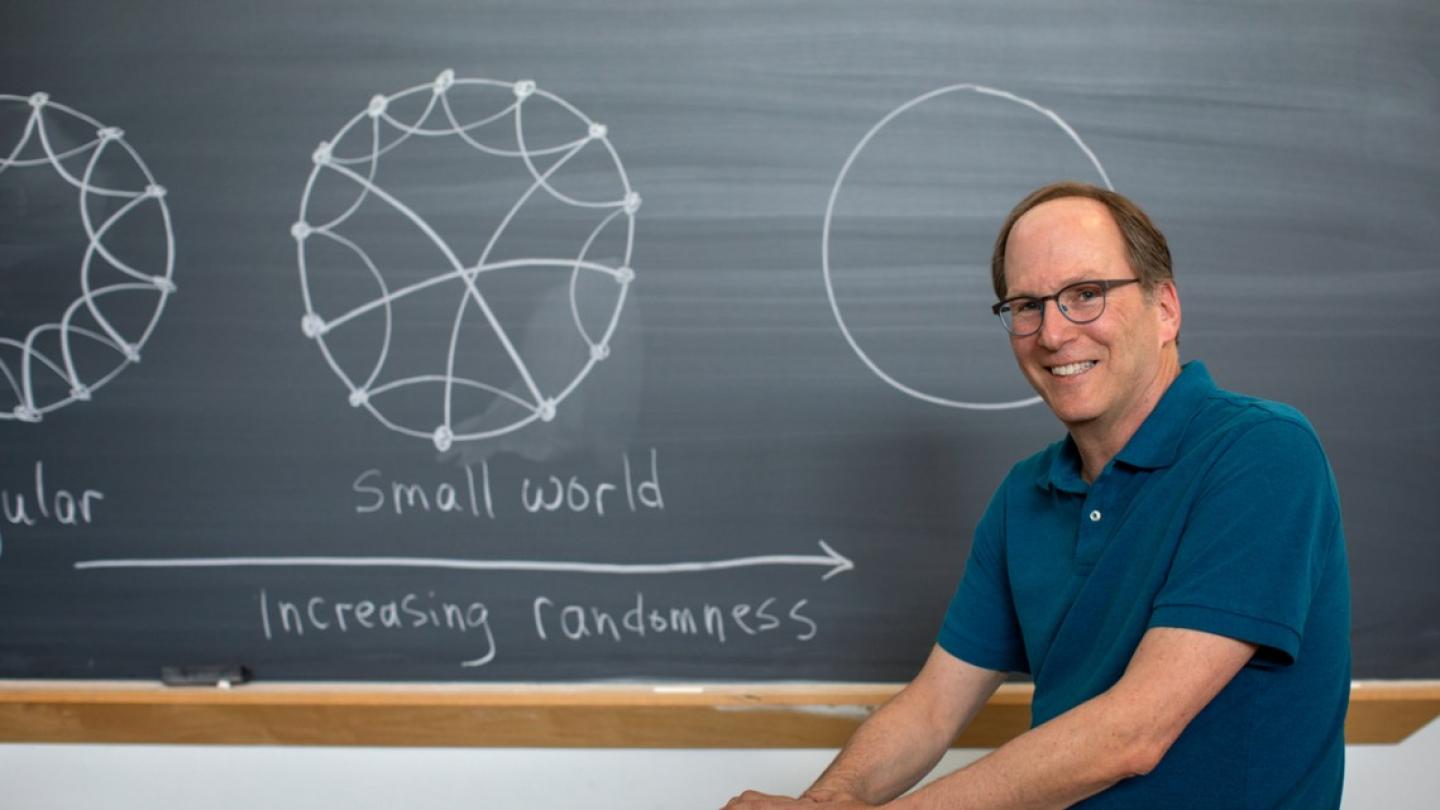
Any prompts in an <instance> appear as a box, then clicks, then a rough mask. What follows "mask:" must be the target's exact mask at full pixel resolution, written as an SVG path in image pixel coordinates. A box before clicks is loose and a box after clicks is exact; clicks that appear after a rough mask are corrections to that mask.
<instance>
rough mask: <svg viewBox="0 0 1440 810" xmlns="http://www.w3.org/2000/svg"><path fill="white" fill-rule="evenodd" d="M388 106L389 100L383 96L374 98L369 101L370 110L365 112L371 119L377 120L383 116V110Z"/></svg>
mask: <svg viewBox="0 0 1440 810" xmlns="http://www.w3.org/2000/svg"><path fill="white" fill-rule="evenodd" d="M388 106H390V99H388V98H385V97H384V96H379V95H377V96H375V97H374V98H372V99H370V108H369V109H367V110H366V113H368V114H369V116H370V117H371V118H379V117H380V116H382V115H384V114H385V108H386V107H388Z"/></svg>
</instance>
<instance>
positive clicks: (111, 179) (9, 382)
mask: <svg viewBox="0 0 1440 810" xmlns="http://www.w3.org/2000/svg"><path fill="white" fill-rule="evenodd" d="M27 108H28V109H27ZM11 111H18V112H20V115H19V116H18V119H19V120H23V121H24V124H23V129H22V130H21V131H20V132H18V133H12V132H8V131H3V130H0V183H5V182H6V181H7V180H6V177H5V176H6V175H7V174H8V175H10V176H11V177H16V178H22V179H21V180H20V182H21V183H22V184H23V183H24V182H25V180H26V179H32V178H34V177H35V176H37V175H42V174H44V173H53V176H52V177H50V178H49V180H51V181H53V185H55V186H57V187H58V188H60V189H63V187H64V185H68V186H72V187H73V188H74V189H76V190H77V191H78V192H79V193H78V194H76V195H75V197H74V199H75V200H76V201H77V202H76V203H75V204H77V205H78V208H79V211H78V213H79V221H80V228H81V231H82V232H81V233H77V234H75V244H74V245H64V244H51V243H49V242H44V243H40V244H36V245H33V246H30V247H33V248H35V249H38V250H64V249H66V248H67V247H79V245H81V244H83V245H84V254H83V257H82V258H81V259H80V264H79V267H78V268H77V270H76V271H75V272H78V274H79V287H80V294H79V295H78V296H77V297H75V299H74V300H73V301H71V302H69V304H68V305H67V306H64V307H63V308H62V309H61V311H59V312H56V313H54V315H53V317H54V320H52V321H49V322H45V323H41V324H39V325H37V326H34V327H33V328H30V329H28V330H25V334H24V335H21V336H19V337H12V336H8V335H0V392H3V391H6V390H8V391H9V392H10V393H11V394H13V395H14V400H13V402H12V401H9V400H8V399H7V398H5V397H4V395H3V394H0V421H5V420H14V421H19V422H29V423H36V422H40V421H41V420H42V418H43V417H44V416H45V415H46V414H48V413H50V412H52V411H55V410H57V409H59V408H62V407H64V406H66V405H69V404H70V403H72V402H88V401H89V400H90V399H91V398H92V397H93V395H94V393H95V392H96V391H98V390H99V389H100V388H101V387H103V386H104V385H105V384H106V383H108V382H110V381H111V380H113V379H114V378H115V377H116V376H117V375H118V374H119V373H120V372H121V371H124V370H125V369H126V368H127V367H129V366H130V365H133V364H135V363H138V362H140V357H141V350H142V349H143V348H144V347H145V343H146V342H147V341H148V340H149V339H150V335H151V334H152V333H153V332H154V330H155V326H156V324H157V323H159V320H160V315H161V313H162V312H163V311H164V309H165V302H166V301H167V300H168V299H169V297H170V295H171V294H172V293H174V292H175V289H176V287H175V283H174V281H173V279H172V274H173V272H174V268H175V234H174V230H173V228H172V227H171V221H170V209H169V206H168V205H167V204H166V201H165V197H166V192H165V188H164V186H161V185H160V184H158V183H157V182H156V181H155V178H154V176H153V175H151V173H150V169H149V167H148V166H146V165H145V161H144V160H142V159H141V157H140V154H139V153H138V152H136V151H135V148H134V147H132V146H131V145H130V143H129V142H128V141H127V140H126V139H125V132H124V130H122V129H120V128H118V127H111V126H105V125H103V124H101V123H100V122H99V121H97V120H95V119H94V118H92V117H90V116H88V115H86V114H85V113H82V112H80V111H78V110H75V109H72V108H70V107H67V106H65V105H63V104H59V103H57V102H55V101H53V100H51V98H50V96H49V95H48V94H46V93H32V94H31V95H29V96H14V95H5V94H0V114H3V118H4V120H5V121H6V122H7V124H6V125H5V127H6V128H8V121H10V120H12V119H11V116H10V115H9V113H10V112H11ZM76 132H81V133H84V134H83V139H82V140H81V141H80V142H78V143H76V142H74V141H75V138H74V133H76ZM12 142H13V144H14V145H13V146H8V144H9V143H12ZM67 163H68V164H69V166H67ZM122 174H123V175H125V176H126V177H128V178H129V181H128V182H122V178H121V175H122ZM40 179H41V181H42V182H45V181H46V178H45V177H40ZM41 193H42V194H44V195H46V196H45V197H44V198H43V199H44V200H50V199H52V198H53V199H55V200H60V199H62V197H61V195H58V194H50V192H49V190H48V189H45V190H44V191H42V192H41ZM71 193H73V192H70V191H68V190H67V191H65V194H64V195H63V198H64V199H65V200H69V199H71V198H70V194H71ZM44 204H45V203H44V202H41V201H30V202H27V201H26V198H25V193H24V190H23V188H22V190H21V196H20V198H19V203H18V207H17V210H19V211H20V213H21V214H25V213H26V212H27V211H28V210H29V208H31V207H32V206H34V207H36V208H41V207H43V205H44ZM65 204H66V205H70V204H71V203H68V202H66V203H65ZM110 205H113V206H115V210H113V211H109V212H107V211H106V210H105V209H106V207H107V206H110ZM152 206H153V207H154V210H155V211H156V212H157V213H158V218H159V222H160V224H161V225H162V228H163V234H161V233H159V232H154V233H151V234H147V239H148V238H151V237H152V236H153V238H154V240H155V241H156V242H157V243H159V244H162V245H163V253H164V258H163V260H157V261H155V262H153V263H152V264H153V266H147V267H140V266H137V265H139V264H140V262H138V261H136V260H135V259H136V257H134V256H128V255H127V258H129V259H130V261H126V260H124V259H122V258H120V257H119V256H118V255H117V253H116V248H115V246H114V245H113V244H112V245H109V246H107V244H106V241H105V239H106V237H107V236H108V235H111V234H112V233H125V232H127V231H129V232H132V233H133V230H134V229H135V228H137V227H139V228H143V227H147V226H143V225H142V226H136V225H134V224H133V223H134V222H136V221H139V220H140V219H141V217H140V216H132V215H136V214H137V212H140V211H145V210H148V209H149V208H150V207H152ZM127 218H129V220H130V221H131V223H132V224H130V225H126V224H125V222H126V220H127ZM40 224H42V225H44V224H46V223H43V222H42V223H40ZM22 236H24V234H15V233H7V234H6V237H8V238H10V239H14V240H16V242H19V239H18V237H22ZM160 250H161V248H159V247H157V249H156V250H155V251H154V252H155V253H156V254H158V253H159V252H160ZM19 253H20V254H21V255H22V256H23V253H24V249H23V248H22V249H21V250H20V251H19ZM149 257H150V254H149V253H145V254H144V255H143V256H142V258H149ZM157 258H158V256H157ZM19 262H20V263H21V264H23V263H24V259H23V257H22V259H20V260H19ZM43 269H44V270H45V271H46V272H47V273H49V272H50V271H51V270H53V269H54V268H51V267H46V268H43ZM0 271H4V272H5V273H9V272H12V271H11V270H10V268H9V266H8V264H3V265H0ZM12 289H13V288H12ZM63 297H66V298H68V297H69V293H68V292H67V293H65V294H64V295H63ZM39 317H41V318H45V317H47V316H46V315H45V313H43V312H42V313H39ZM16 353H18V356H17V354H16ZM12 360H13V361H15V365H13V366H12V364H11V363H12Z"/></svg>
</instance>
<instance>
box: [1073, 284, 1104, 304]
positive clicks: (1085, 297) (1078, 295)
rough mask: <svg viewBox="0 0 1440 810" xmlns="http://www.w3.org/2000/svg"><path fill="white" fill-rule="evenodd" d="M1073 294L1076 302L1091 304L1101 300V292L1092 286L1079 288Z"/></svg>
mask: <svg viewBox="0 0 1440 810" xmlns="http://www.w3.org/2000/svg"><path fill="white" fill-rule="evenodd" d="M1071 294H1072V295H1074V296H1075V300H1077V301H1083V302H1089V301H1094V300H1095V299H1096V298H1099V297H1100V295H1101V292H1100V288H1099V287H1097V286H1094V285H1091V286H1087V287H1077V288H1075V289H1074V290H1073V291H1072V293H1071Z"/></svg>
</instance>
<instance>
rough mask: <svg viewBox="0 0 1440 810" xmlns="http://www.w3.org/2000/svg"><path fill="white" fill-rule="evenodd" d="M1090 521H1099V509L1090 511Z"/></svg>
mask: <svg viewBox="0 0 1440 810" xmlns="http://www.w3.org/2000/svg"><path fill="white" fill-rule="evenodd" d="M1090 522H1091V523H1099V522H1100V510H1099V509H1096V510H1095V511H1093V512H1091V513H1090Z"/></svg>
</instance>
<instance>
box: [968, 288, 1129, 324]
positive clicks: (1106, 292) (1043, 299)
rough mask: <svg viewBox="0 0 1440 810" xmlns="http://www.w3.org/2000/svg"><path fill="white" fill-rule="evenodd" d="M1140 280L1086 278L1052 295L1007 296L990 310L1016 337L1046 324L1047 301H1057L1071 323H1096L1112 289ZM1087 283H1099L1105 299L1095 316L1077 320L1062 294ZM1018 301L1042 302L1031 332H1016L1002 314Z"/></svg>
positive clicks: (1103, 311)
mask: <svg viewBox="0 0 1440 810" xmlns="http://www.w3.org/2000/svg"><path fill="white" fill-rule="evenodd" d="M1139 282H1140V279H1138V278H1093V279H1086V280H1084V281H1077V282H1075V283H1073V284H1066V285H1065V286H1064V287H1061V288H1060V289H1058V290H1056V291H1055V292H1054V293H1053V294H1051V295H1041V296H1034V295H1019V296H1016V297H1014V298H1006V299H1005V300H1004V301H1001V302H1000V303H998V304H995V305H994V306H992V307H990V311H991V312H993V313H995V316H996V317H997V318H999V319H1000V325H1001V326H1003V327H1004V328H1005V331H1006V332H1008V333H1009V334H1011V335H1014V336H1015V337H1029V336H1030V335H1033V334H1035V333H1036V332H1039V331H1040V329H1041V328H1042V327H1044V326H1045V302H1046V301H1054V302H1055V308H1056V309H1057V310H1059V311H1060V314H1061V315H1063V316H1064V317H1065V320H1067V321H1069V322H1071V323H1073V324H1086V323H1094V322H1095V321H1098V320H1099V319H1100V316H1101V315H1104V314H1105V307H1106V305H1107V304H1109V303H1110V291H1111V290H1113V289H1115V288H1116V287H1124V286H1125V285H1126V284H1138V283H1139ZM1087 284H1096V285H1099V287H1100V295H1101V297H1102V299H1103V300H1102V301H1101V302H1100V311H1099V312H1097V313H1095V317H1093V318H1086V319H1085V320H1083V321H1079V320H1076V319H1075V318H1074V316H1072V315H1071V314H1070V313H1069V312H1066V311H1065V307H1063V306H1061V305H1060V296H1062V295H1064V294H1065V293H1066V292H1068V291H1070V290H1073V289H1075V288H1076V287H1083V286H1085V285H1087ZM1016 301H1036V302H1038V303H1039V304H1040V322H1039V323H1037V324H1035V328H1034V329H1032V330H1030V331H1029V332H1016V331H1015V330H1014V329H1012V328H1011V325H1010V323H1007V322H1006V320H1005V316H1004V315H1001V314H1000V313H1001V312H1002V311H1003V310H1004V309H1005V308H1006V307H1010V308H1011V309H1012V310H1013V309H1014V307H1011V306H1010V305H1011V304H1014V303H1015V302H1016ZM1012 322H1013V321H1012Z"/></svg>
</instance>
